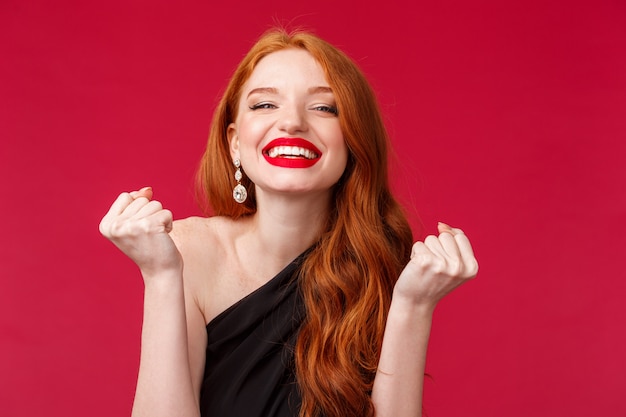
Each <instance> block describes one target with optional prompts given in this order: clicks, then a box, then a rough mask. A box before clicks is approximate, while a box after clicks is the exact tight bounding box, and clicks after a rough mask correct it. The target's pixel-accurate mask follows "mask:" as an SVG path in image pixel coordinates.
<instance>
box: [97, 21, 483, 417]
mask: <svg viewBox="0 0 626 417" xmlns="http://www.w3.org/2000/svg"><path fill="white" fill-rule="evenodd" d="M198 178H199V180H200V189H201V195H202V197H203V199H205V201H207V202H208V204H209V206H210V209H211V210H212V212H213V214H214V215H213V216H212V217H208V218H188V219H184V220H178V221H176V222H173V221H172V214H171V213H170V212H169V211H167V210H165V209H163V207H162V206H161V204H160V203H159V202H157V201H154V200H152V190H151V189H150V188H144V189H141V190H139V191H134V192H131V193H122V194H121V195H120V196H119V197H118V199H117V200H116V201H115V202H114V203H113V205H112V206H111V209H110V210H109V212H108V213H107V214H106V215H105V217H104V218H103V220H102V222H101V225H100V230H101V232H102V233H103V234H104V235H105V236H106V237H107V238H109V239H111V240H112V241H113V243H114V244H115V245H116V246H118V247H119V248H120V249H121V250H122V251H123V252H124V253H126V254H127V255H128V256H129V257H130V258H131V259H133V261H135V263H136V264H137V265H138V266H139V268H140V270H141V273H142V275H143V278H144V282H145V302H144V323H143V329H142V347H141V363H140V370H139V378H138V382H137V391H136V395H135V402H134V406H133V415H134V416H198V415H207V416H208V415H216V416H220V417H224V416H246V417H249V416H257V415H258V416H296V415H300V416H327V417H331V416H342V417H345V416H369V415H375V416H393V417H401V416H417V415H420V414H421V404H422V403H421V397H422V385H423V375H424V363H425V357H426V348H427V343H428V337H429V333H430V325H431V319H432V313H433V310H434V308H435V306H436V304H437V302H438V301H439V300H440V299H441V298H442V297H443V296H445V295H446V294H447V293H449V292H450V291H451V290H453V289H454V288H456V287H457V286H459V285H460V284H462V283H463V282H464V281H465V280H467V279H469V278H472V277H473V276H475V274H476V272H477V268H478V266H477V263H476V260H475V258H474V256H473V253H472V248H471V245H470V243H469V241H468V239H467V238H466V237H465V235H464V234H463V232H462V231H461V230H459V229H454V228H451V227H449V226H447V225H445V224H440V225H439V232H440V234H439V235H438V236H428V237H427V238H426V239H425V240H424V242H417V243H415V244H413V242H412V236H411V231H410V229H409V226H408V223H407V221H406V219H405V217H404V215H403V214H402V211H401V209H400V207H399V205H398V204H397V202H396V201H395V200H394V199H393V197H392V196H391V194H390V191H389V186H388V180H387V134H386V131H385V128H384V126H383V123H382V118H381V116H380V112H379V110H378V107H377V104H376V100H375V97H374V94H373V93H372V91H371V89H370V87H369V85H368V83H367V81H366V80H365V78H364V77H363V75H362V73H361V72H360V71H359V69H358V68H357V67H356V66H355V64H354V63H352V61H350V59H349V58H347V57H346V56H345V55H344V54H343V53H341V52H340V51H338V50H337V49H335V48H334V47H332V46H331V45H329V44H328V43H326V42H324V41H323V40H321V39H319V38H317V37H315V36H313V35H311V34H307V33H295V34H292V35H289V34H287V33H285V32H283V31H280V30H277V31H272V32H269V33H267V34H265V35H264V36H263V37H262V38H261V39H260V40H259V41H258V42H257V44H255V45H254V46H253V48H252V49H251V50H250V52H249V53H248V54H247V55H246V57H245V58H244V59H243V61H242V62H241V63H240V65H239V67H238V68H237V70H236V72H235V74H234V75H233V78H232V79H231V81H230V83H229V86H228V88H227V90H226V92H225V94H224V96H223V98H222V100H221V102H220V104H219V105H218V108H217V109H216V112H215V115H214V119H213V122H212V126H211V132H210V135H209V140H208V144H207V149H206V152H205V154H204V157H203V160H202V164H201V168H200V170H199V176H198ZM183 265H184V267H183Z"/></svg>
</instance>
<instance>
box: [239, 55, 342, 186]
mask: <svg viewBox="0 0 626 417" xmlns="http://www.w3.org/2000/svg"><path fill="white" fill-rule="evenodd" d="M240 97H241V98H240V101H239V106H238V110H237V118H236V120H235V122H234V123H231V124H230V125H229V126H228V138H229V141H230V147H231V156H232V158H233V159H240V160H241V165H242V168H243V170H244V172H245V174H246V175H247V176H248V177H249V178H250V179H251V180H252V181H253V182H254V183H255V184H256V187H257V192H259V191H261V192H264V191H266V192H280V193H285V192H288V193H306V192H319V191H325V192H328V191H329V190H330V188H331V187H332V186H333V185H334V184H335V183H336V182H337V181H338V180H339V178H340V177H341V175H342V174H343V171H344V170H345V167H346V163H347V159H348V149H347V146H346V144H345V141H344V138H343V134H342V132H341V127H340V123H339V118H338V117H337V108H336V103H335V97H334V95H333V92H332V89H331V88H330V86H329V84H328V82H327V80H326V77H325V75H324V72H323V70H322V68H321V67H320V65H319V64H318V63H317V61H316V60H315V59H314V58H313V57H312V56H311V54H309V53H308V52H307V51H305V50H302V49H295V48H289V49H284V50H281V51H278V52H273V53H271V54H269V55H267V56H266V57H264V58H263V59H261V61H259V63H258V65H257V66H256V67H255V69H254V71H253V72H252V75H251V76H250V78H249V79H248V80H247V82H246V83H245V84H244V86H243V88H242V90H241V95H240Z"/></svg>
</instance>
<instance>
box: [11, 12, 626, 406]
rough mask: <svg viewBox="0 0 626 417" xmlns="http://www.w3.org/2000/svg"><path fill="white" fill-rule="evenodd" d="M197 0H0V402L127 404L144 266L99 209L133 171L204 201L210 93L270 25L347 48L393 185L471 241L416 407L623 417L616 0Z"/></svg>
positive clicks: (624, 166) (625, 364) (127, 183)
mask: <svg viewBox="0 0 626 417" xmlns="http://www.w3.org/2000/svg"><path fill="white" fill-rule="evenodd" d="M210 3H211V2H204V1H191V2H180V3H176V4H178V5H176V6H174V4H175V2H164V1H143V2H139V1H131V2H122V1H119V0H115V1H107V2H78V1H75V2H71V1H67V0H66V1H57V2H44V1H20V0H4V1H2V3H1V4H0V140H1V142H0V143H1V145H0V146H1V147H0V193H1V194H0V195H1V197H0V219H1V224H2V226H1V227H0V233H1V234H2V239H1V242H0V245H1V247H0V249H1V250H0V262H1V263H0V268H1V269H0V274H1V284H0V353H1V355H0V410H2V411H0V414H1V415H6V416H41V415H49V416H84V415H89V416H121V415H128V413H129V410H130V405H131V401H132V396H133V389H134V382H135V377H136V368H137V363H138V354H139V334H140V323H141V303H142V283H141V278H140V277H139V275H138V272H137V271H136V269H135V267H134V265H132V263H131V262H130V261H129V260H127V259H126V258H124V257H123V255H121V254H120V253H118V252H117V251H116V250H115V249H114V247H113V246H112V245H111V244H110V243H108V242H107V241H105V240H104V239H103V238H101V237H100V236H99V234H98V231H97V225H98V222H99V219H100V217H101V216H102V215H103V214H104V212H105V211H106V209H107V208H108V205H109V204H110V202H111V201H112V199H114V198H115V196H116V195H117V194H118V193H119V192H120V191H122V190H130V189H134V188H137V187H141V186H143V185H152V186H153V187H154V189H155V194H156V197H157V198H159V199H160V200H162V201H163V202H164V203H165V205H166V206H167V207H169V208H170V209H172V210H173V212H174V214H175V217H176V218H181V217H185V216H188V215H192V214H197V213H198V210H197V209H196V206H195V204H194V201H193V198H192V191H191V190H192V177H193V172H194V169H195V165H196V162H197V160H198V157H199V155H200V152H201V151H202V148H203V146H204V142H205V138H206V136H207V131H208V126H209V120H210V116H211V113H212V109H213V107H214V105H215V102H216V99H217V97H218V96H219V94H220V91H221V90H222V88H223V87H224V85H225V82H226V80H227V78H228V76H229V74H230V71H231V70H232V69H233V67H234V66H235V65H236V63H237V61H238V60H239V59H240V58H241V57H242V55H243V53H244V52H245V51H246V49H247V48H248V47H249V46H250V44H251V43H252V41H253V40H254V39H255V38H256V37H257V36H258V35H259V34H260V33H261V32H262V31H263V30H265V29H266V28H267V27H268V26H270V25H272V23H273V22H284V23H290V24H292V25H304V26H306V27H309V28H314V29H315V30H316V31H317V33H318V34H320V35H321V36H322V37H324V38H326V39H328V40H329V41H331V42H333V43H334V44H336V45H338V46H339V47H341V48H343V49H344V50H345V51H346V52H347V53H348V54H349V55H351V56H352V57H353V58H354V59H355V60H356V61H358V62H359V63H360V65H361V67H362V68H363V70H364V71H365V72H366V73H367V74H368V76H369V77H370V79H371V81H372V83H373V85H374V86H375V88H376V90H377V91H378V93H379V97H380V100H381V105H382V108H383V109H384V112H385V115H386V117H387V119H388V121H389V128H390V132H391V134H392V137H393V142H394V144H395V147H396V150H397V153H398V158H397V161H396V162H394V168H395V174H394V184H395V185H396V189H397V191H398V193H399V194H400V195H401V196H402V198H403V200H404V201H405V202H407V204H408V205H409V206H411V212H412V213H419V219H421V221H422V222H423V224H424V230H425V231H426V232H428V233H432V232H433V231H434V230H435V225H436V221H438V220H442V221H446V222H449V223H451V224H453V225H458V226H460V227H463V228H464V229H466V231H467V233H468V235H470V237H471V238H472V239H473V242H474V244H475V247H476V253H477V256H478V258H479V261H480V263H481V271H480V274H479V278H478V279H477V280H475V281H473V282H472V283H470V284H468V285H467V286H465V287H463V288H461V289H459V290H458V291H457V292H455V293H454V294H452V295H451V296H449V297H448V298H447V299H446V300H444V301H443V302H442V304H441V306H440V307H439V309H438V311H437V313H436V317H435V326H434V330H433V334H432V339H431V348H430V351H429V358H428V360H429V362H428V372H429V373H430V374H431V375H432V376H433V378H432V380H428V381H427V383H426V393H425V406H426V409H427V411H428V415H429V416H431V417H448V416H478V415H480V416H483V417H486V416H493V417H496V416H497V417H501V416H508V417H517V416H520V417H522V416H524V417H525V416H546V417H547V416H558V415H567V416H588V415H600V416H624V415H626V405H625V403H624V401H623V394H624V392H625V389H626V354H625V352H626V328H625V326H626V311H625V308H624V305H623V302H622V300H623V299H624V296H625V295H626V273H625V272H624V270H625V268H624V259H625V257H626V253H625V249H626V186H625V184H626V53H625V52H624V51H626V4H625V3H624V2H621V1H616V0H613V1H610V0H606V1H591V0H590V1H587V2H580V1H553V2H540V1H521V0H520V1H514V2H506V1H505V2H503V1H497V0H484V1H477V2H468V1H463V0H457V1H439V2H433V1H429V2H426V1H418V2H417V3H418V4H417V5H415V4H414V3H416V2H413V1H404V2H395V3H394V2H391V3H389V2H385V6H384V7H367V6H364V5H363V3H362V2H360V1H356V0H355V1H351V2H342V3H339V4H338V3H337V2H329V1H325V0H320V1H316V2H305V3H303V4H300V2H294V1H287V0H281V1H278V2H275V3H274V4H272V5H268V4H267V3H268V2H250V3H251V4H250V5H243V4H242V3H241V2H235V1H228V2H219V3H220V6H210V5H209V4H210ZM413 223H414V224H415V225H416V228H417V225H418V223H419V221H418V214H414V215H413Z"/></svg>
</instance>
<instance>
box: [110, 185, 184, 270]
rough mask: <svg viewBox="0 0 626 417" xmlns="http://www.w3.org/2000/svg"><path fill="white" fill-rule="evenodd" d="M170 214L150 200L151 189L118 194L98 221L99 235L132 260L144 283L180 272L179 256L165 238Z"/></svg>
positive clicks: (159, 204) (181, 262)
mask: <svg viewBox="0 0 626 417" xmlns="http://www.w3.org/2000/svg"><path fill="white" fill-rule="evenodd" d="M172 222H173V218H172V213H171V212H170V211H169V210H166V209H164V208H163V206H162V205H161V203H160V202H158V201H155V200H152V188H150V187H145V188H142V189H141V190H139V191H133V192H130V193H122V194H120V196H119V197H118V198H117V199H116V200H115V202H114V203H113V204H112V205H111V208H110V209H109V211H108V213H107V214H106V215H105V216H104V217H103V218H102V221H101V222H100V233H102V234H103V235H104V236H105V237H106V238H108V239H109V240H110V241H111V242H113V243H114V244H115V246H117V247H118V248H119V249H120V250H121V251H122V252H124V253H125V254H126V255H127V256H128V257H129V258H130V259H132V260H133V261H134V262H135V263H136V264H137V266H138V267H139V269H140V270H141V273H142V275H143V276H144V280H148V279H152V277H155V276H159V275H166V274H171V273H172V272H175V273H179V274H180V273H181V272H182V267H183V261H182V257H181V255H180V252H179V251H178V249H177V248H176V245H175V244H174V241H173V240H172V238H171V237H170V235H169V232H171V230H172Z"/></svg>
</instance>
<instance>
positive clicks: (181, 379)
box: [132, 274, 200, 417]
mask: <svg viewBox="0 0 626 417" xmlns="http://www.w3.org/2000/svg"><path fill="white" fill-rule="evenodd" d="M154 278H155V277H151V279H150V280H146V282H147V284H146V288H145V298H144V318H143V328H142V336H141V361H140V366H139V377H138V381H137V390H136V393H135V402H134V405H133V414H132V415H133V417H144V416H150V417H161V416H162V417H166V416H176V417H183V416H194V417H195V416H199V415H200V413H199V409H198V401H197V399H196V394H195V393H194V388H193V384H192V378H191V373H190V369H189V354H188V347H187V326H186V318H185V300H184V292H183V283H182V276H180V275H179V274H172V275H170V276H167V277H164V276H161V277H158V279H154Z"/></svg>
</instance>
